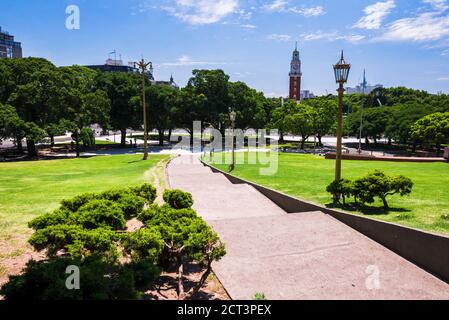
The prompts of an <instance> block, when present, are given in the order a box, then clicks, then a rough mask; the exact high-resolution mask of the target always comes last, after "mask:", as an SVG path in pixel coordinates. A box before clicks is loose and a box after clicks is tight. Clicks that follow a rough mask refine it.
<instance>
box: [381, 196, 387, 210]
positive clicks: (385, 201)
mask: <svg viewBox="0 0 449 320" xmlns="http://www.w3.org/2000/svg"><path fill="white" fill-rule="evenodd" d="M381 199H382V202H383V204H384V210H388V203H387V198H386V197H383V198H381Z"/></svg>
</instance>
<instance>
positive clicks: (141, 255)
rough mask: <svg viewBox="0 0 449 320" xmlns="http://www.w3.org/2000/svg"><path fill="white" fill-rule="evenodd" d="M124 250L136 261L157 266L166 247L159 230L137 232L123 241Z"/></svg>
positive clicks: (150, 229) (149, 229) (140, 230)
mask: <svg viewBox="0 0 449 320" xmlns="http://www.w3.org/2000/svg"><path fill="white" fill-rule="evenodd" d="M122 243H123V247H124V250H125V252H126V253H127V254H129V255H130V256H131V257H132V258H133V260H134V261H142V260H144V261H147V262H152V263H153V264H156V263H157V261H158V259H159V256H160V254H161V252H162V249H163V247H164V242H163V240H162V237H161V234H160V233H159V231H158V229H157V228H144V229H139V230H136V231H134V232H132V233H130V234H128V235H126V237H124V239H122Z"/></svg>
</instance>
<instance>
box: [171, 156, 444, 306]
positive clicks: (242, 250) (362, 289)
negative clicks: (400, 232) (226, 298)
mask: <svg viewBox="0 0 449 320" xmlns="http://www.w3.org/2000/svg"><path fill="white" fill-rule="evenodd" d="M167 174H168V178H169V184H170V187H171V188H178V189H182V190H185V191H188V192H191V193H192V194H193V198H194V201H195V204H194V208H195V209H196V210H197V211H198V213H199V214H200V215H201V216H202V217H203V218H204V219H205V220H206V221H207V222H208V223H209V224H210V225H211V226H212V227H213V228H214V229H215V230H216V231H217V232H218V233H219V235H220V237H221V239H222V240H223V241H224V243H225V244H226V248H227V255H226V256H225V257H224V258H223V259H222V260H221V261H219V262H217V263H215V264H214V271H215V273H216V274H217V276H218V278H219V279H220V281H221V282H222V284H223V285H224V287H225V288H226V290H227V291H228V292H229V294H230V296H231V297H232V298H233V299H253V297H254V295H255V294H256V293H257V292H262V293H264V294H265V296H266V297H267V298H268V299H449V285H448V284H446V283H444V282H443V281H440V280H439V279H437V278H435V277H434V276H432V275H431V274H429V273H427V272H425V271H424V270H422V269H420V268H418V267H417V266H415V265H414V264H412V263H410V262H408V261H407V260H405V259H403V258H401V257H400V256H398V255H396V254H395V253H393V252H391V251H390V250H388V249H386V248H385V247H383V246H381V245H380V244H378V243H376V242H374V241H372V240H370V239H369V238H367V237H365V236H364V235H362V234H360V233H358V232H357V231H355V230H353V229H351V228H350V227H348V226H346V225H344V224H343V223H340V222H339V221H337V220H335V219H334V218H332V217H330V216H328V215H325V214H324V213H322V212H307V213H296V214H286V213H285V212H284V211H283V210H282V209H280V208H279V207H278V206H276V205H275V204H274V203H273V202H271V201H270V200H269V199H268V198H266V197H265V196H263V195H262V194H260V193H259V192H258V191H256V190H255V189H254V188H253V187H251V186H248V185H233V184H232V183H231V182H229V180H227V179H226V178H225V177H224V176H223V175H221V174H219V173H213V172H212V171H211V170H210V169H209V168H207V167H204V166H203V165H202V164H201V163H200V162H199V161H198V160H197V158H195V157H194V156H181V157H178V158H176V159H174V160H173V161H172V162H171V163H170V165H169V166H168V169H167ZM376 279H378V281H376ZM376 288H377V289H376Z"/></svg>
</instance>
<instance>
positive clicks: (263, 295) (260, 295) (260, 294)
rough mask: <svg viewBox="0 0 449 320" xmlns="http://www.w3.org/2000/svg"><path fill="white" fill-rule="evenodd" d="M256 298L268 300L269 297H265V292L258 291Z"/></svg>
mask: <svg viewBox="0 0 449 320" xmlns="http://www.w3.org/2000/svg"><path fill="white" fill-rule="evenodd" d="M254 300H267V298H266V297H265V294H264V293H263V292H257V293H256V294H255V295H254Z"/></svg>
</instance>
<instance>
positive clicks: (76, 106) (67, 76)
mask: <svg viewBox="0 0 449 320" xmlns="http://www.w3.org/2000/svg"><path fill="white" fill-rule="evenodd" d="M61 71H62V73H63V79H64V81H65V86H66V92H65V95H64V105H65V107H66V112H65V114H66V116H65V119H67V120H68V121H65V125H66V127H67V129H68V130H67V131H70V132H72V138H73V139H74V140H75V144H76V156H77V157H79V155H80V148H79V145H80V142H81V129H83V128H86V127H88V126H90V125H92V124H94V123H98V124H100V125H101V126H102V127H103V128H104V127H106V126H107V125H108V123H109V113H110V109H111V101H110V100H109V98H108V95H107V93H106V92H105V91H103V90H100V89H96V90H94V88H95V87H94V84H95V77H96V75H97V73H96V72H95V71H93V70H90V69H88V68H84V67H79V66H74V67H64V68H61Z"/></svg>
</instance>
